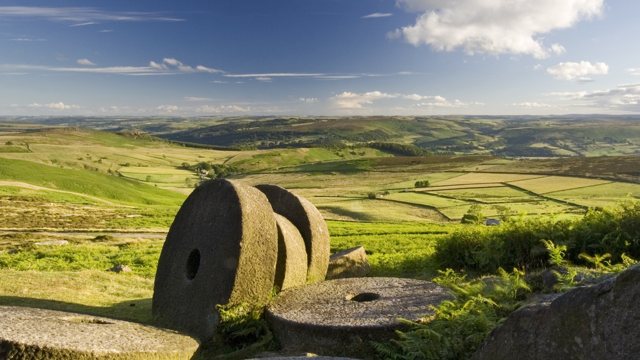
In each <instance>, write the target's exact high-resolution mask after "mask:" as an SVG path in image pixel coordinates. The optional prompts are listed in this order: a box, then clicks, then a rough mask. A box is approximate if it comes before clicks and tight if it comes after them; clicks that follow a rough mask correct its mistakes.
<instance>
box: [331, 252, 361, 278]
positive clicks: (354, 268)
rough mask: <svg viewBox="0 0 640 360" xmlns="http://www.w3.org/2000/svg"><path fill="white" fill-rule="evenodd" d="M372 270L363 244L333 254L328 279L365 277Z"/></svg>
mask: <svg viewBox="0 0 640 360" xmlns="http://www.w3.org/2000/svg"><path fill="white" fill-rule="evenodd" d="M370 271H371V266H369V261H368V260H367V253H366V252H365V250H364V248H363V247H362V246H358V247H354V248H351V249H347V250H343V251H339V252H337V253H335V254H333V255H331V257H330V258H329V270H328V271H327V279H328V280H329V279H341V278H351V277H364V276H367V275H369V272H370Z"/></svg>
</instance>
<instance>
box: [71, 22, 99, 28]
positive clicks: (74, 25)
mask: <svg viewBox="0 0 640 360" xmlns="http://www.w3.org/2000/svg"><path fill="white" fill-rule="evenodd" d="M97 24H98V23H97V22H95V21H87V22H82V23H77V24H72V25H69V27H82V26H89V25H97Z"/></svg>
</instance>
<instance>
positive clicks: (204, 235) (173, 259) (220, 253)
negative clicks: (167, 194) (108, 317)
mask: <svg viewBox="0 0 640 360" xmlns="http://www.w3.org/2000/svg"><path fill="white" fill-rule="evenodd" d="M277 241H278V234H277V229H276V222H275V217H274V214H273V210H272V209H271V205H270V204H269V201H268V200H267V197H266V196H265V195H264V194H263V193H262V192H260V191H258V190H257V189H255V188H253V187H250V186H247V185H243V184H241V183H239V182H236V181H230V180H212V181H208V182H206V183H204V184H202V185H200V186H199V187H198V188H197V189H195V190H194V191H193V192H192V193H191V195H189V197H188V198H187V200H186V201H185V202H184V204H183V205H182V207H181V208H180V210H179V211H178V214H177V215H176V218H175V220H174V221H173V224H172V225H171V229H170V230H169V234H168V235H167V240H166V242H165V243H164V246H163V248H162V253H161V254H160V260H159V262H158V271H157V273H156V279H155V284H154V294H153V314H154V318H155V319H156V320H157V321H158V323H159V324H162V325H163V326H166V327H169V328H172V329H175V330H180V331H184V332H186V333H188V334H191V335H193V336H195V337H197V338H199V339H208V338H210V337H211V336H212V335H213V334H214V332H215V329H216V327H217V324H218V322H219V314H218V312H217V310H216V305H226V304H230V305H233V304H240V303H245V304H249V305H259V304H264V303H265V302H266V300H267V299H268V297H269V295H270V293H271V290H272V288H273V281H274V276H275V270H276V259H277V252H278V244H277Z"/></svg>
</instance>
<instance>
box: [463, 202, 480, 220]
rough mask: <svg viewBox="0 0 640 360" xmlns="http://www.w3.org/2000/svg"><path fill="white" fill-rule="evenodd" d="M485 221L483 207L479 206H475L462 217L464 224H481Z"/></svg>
mask: <svg viewBox="0 0 640 360" xmlns="http://www.w3.org/2000/svg"><path fill="white" fill-rule="evenodd" d="M483 220H484V215H483V214H482V207H481V206H480V205H478V204H473V205H471V207H469V210H467V213H466V214H464V215H463V216H462V220H461V223H463V224H481V223H482V221H483Z"/></svg>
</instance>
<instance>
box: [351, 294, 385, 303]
mask: <svg viewBox="0 0 640 360" xmlns="http://www.w3.org/2000/svg"><path fill="white" fill-rule="evenodd" d="M378 299H380V295H379V294H376V293H370V292H364V293H360V294H357V295H353V296H352V297H350V298H349V300H351V301H357V302H367V301H373V300H378Z"/></svg>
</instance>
